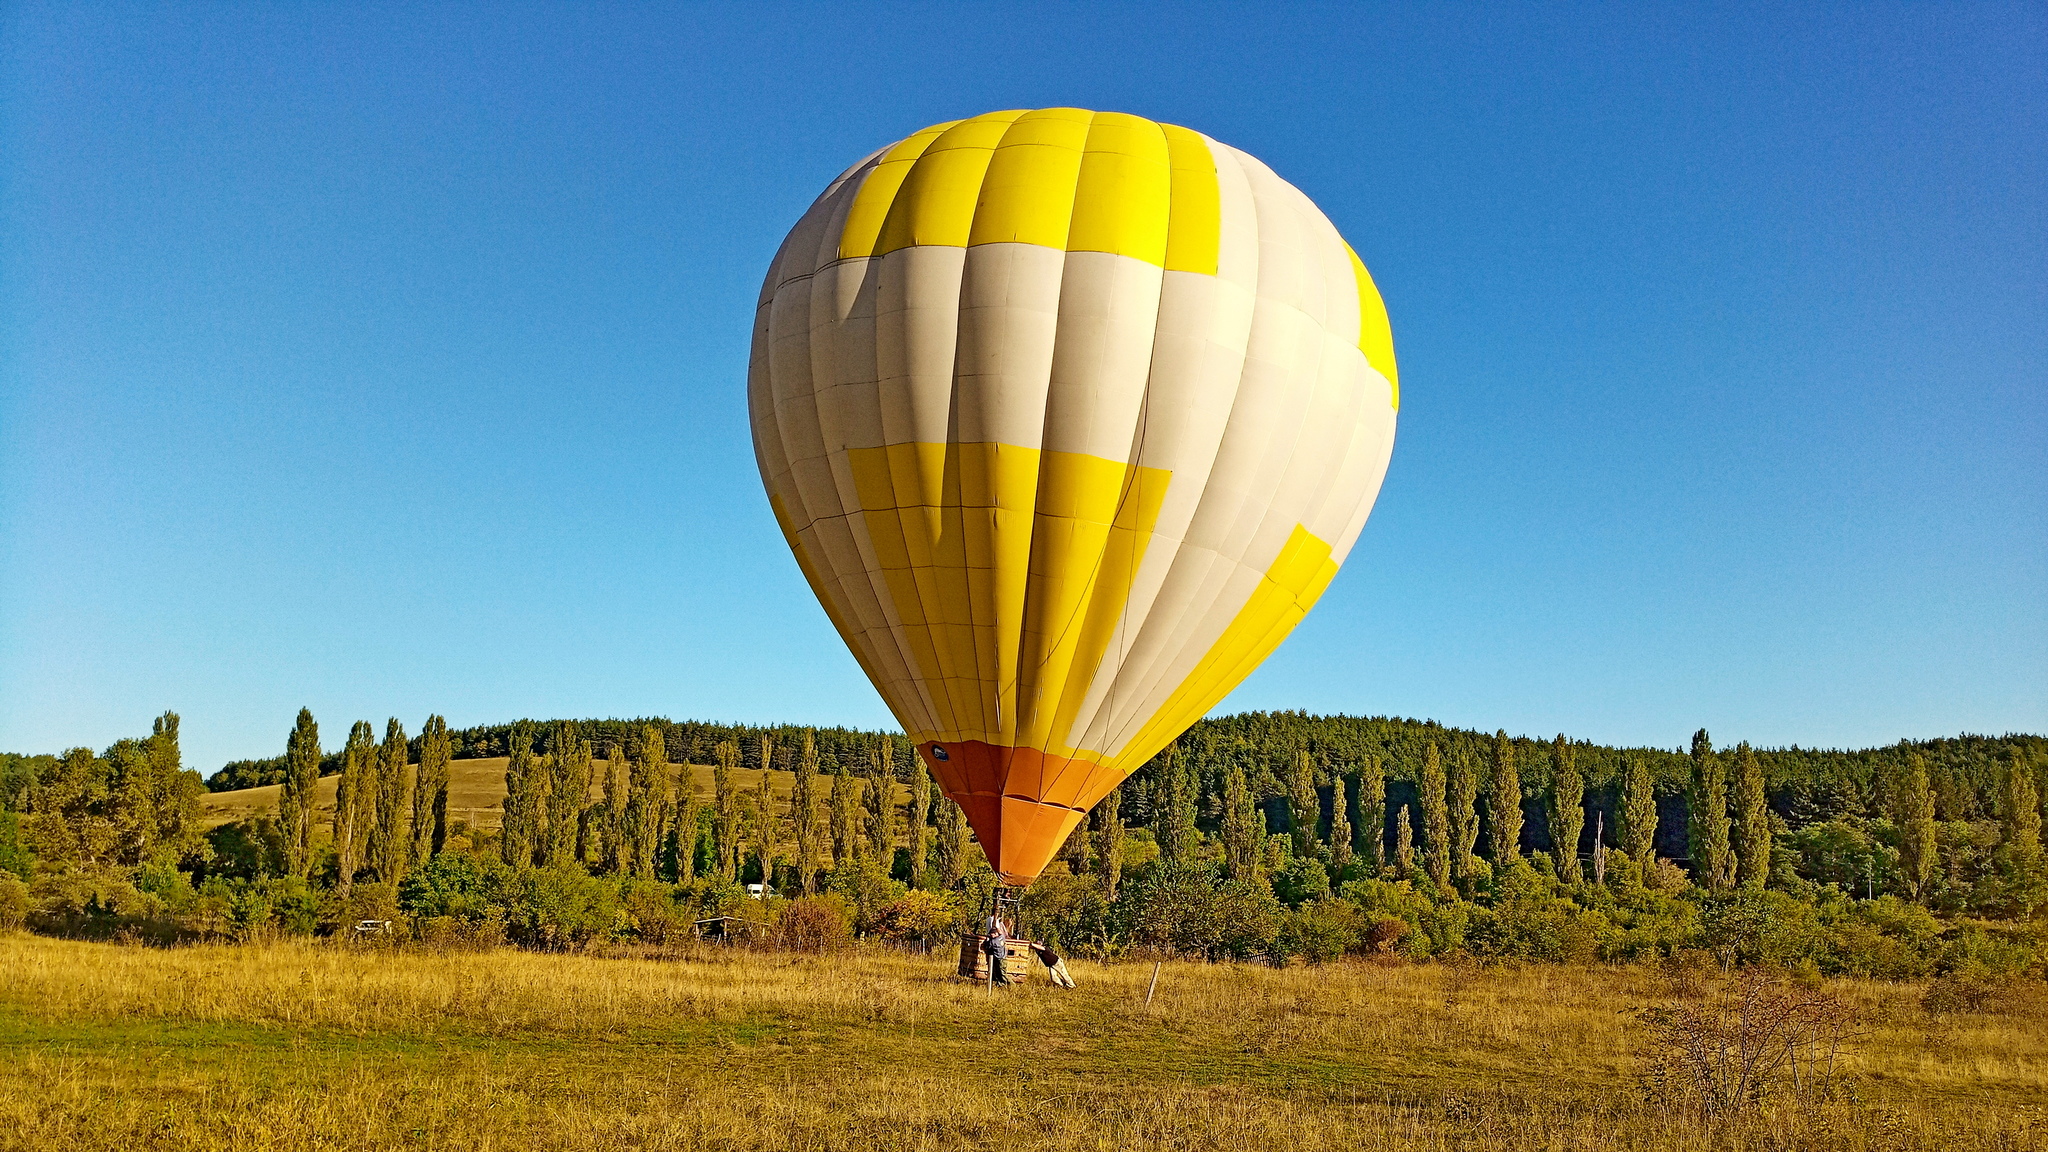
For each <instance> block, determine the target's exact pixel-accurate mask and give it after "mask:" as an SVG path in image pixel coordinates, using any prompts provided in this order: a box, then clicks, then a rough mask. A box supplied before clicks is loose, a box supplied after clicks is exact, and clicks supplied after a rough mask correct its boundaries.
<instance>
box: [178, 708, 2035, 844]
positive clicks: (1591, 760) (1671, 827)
mask: <svg viewBox="0 0 2048 1152" xmlns="http://www.w3.org/2000/svg"><path fill="white" fill-rule="evenodd" d="M562 722H563V721H560V720H539V721H537V720H520V721H512V722H507V723H502V724H487V725H479V726H477V727H473V728H457V729H450V730H449V734H448V737H449V746H450V750H451V753H452V755H453V757H454V758H455V759H458V760H461V759H470V758H475V757H488V756H509V755H511V747H512V741H513V736H514V733H515V732H516V731H519V730H520V726H521V725H524V726H525V730H526V731H528V732H529V733H543V732H547V731H550V730H552V728H553V727H554V725H556V724H560V723H562ZM573 723H575V724H576V725H577V728H578V730H579V731H580V732H582V733H583V734H584V735H585V737H586V738H587V739H589V740H590V741H591V744H592V746H593V748H595V749H596V750H597V754H598V755H599V756H600V757H601V758H603V757H605V756H606V755H607V750H608V749H612V748H619V747H625V746H626V745H628V744H630V743H631V742H632V741H634V740H637V739H638V737H639V733H640V731H641V730H642V729H644V728H646V727H648V726H653V727H655V728H657V729H659V730H660V731H661V733H662V738H663V742H664V744H665V745H666V747H667V748H668V749H669V750H670V755H671V757H672V758H673V759H675V760H676V761H678V762H680V763H686V764H704V763H709V762H710V760H711V758H712V750H713V749H715V748H716V747H717V746H718V745H719V744H721V743H724V742H728V741H730V742H732V743H734V744H735V745H736V746H737V747H738V748H739V749H740V760H739V765H740V766H741V767H744V768H749V769H757V768H761V767H763V765H762V764H761V763H760V750H761V747H762V744H761V738H762V737H764V736H765V737H767V738H768V739H769V741H770V742H771V744H772V746H773V747H775V748H777V749H779V750H780V751H779V756H780V759H779V761H778V762H777V763H776V764H774V765H769V766H768V767H774V768H777V769H781V770H784V771H787V770H789V767H790V763H789V758H790V757H791V756H792V755H794V752H793V751H792V750H793V749H794V748H795V747H796V745H797V742H798V741H800V740H801V739H802V738H803V737H804V736H805V735H806V734H809V735H810V736H811V737H812V739H814V740H815V742H816V746H817V750H818V758H819V763H820V764H821V766H822V769H823V770H824V771H826V772H828V773H829V772H830V771H832V770H833V769H834V768H835V767H837V766H839V765H841V764H845V765H850V766H859V765H865V764H866V763H867V762H868V760H869V758H870V757H871V756H872V755H873V754H874V753H875V750H876V749H877V748H879V746H880V742H881V740H882V739H883V737H884V736H889V737H890V738H891V740H892V748H893V755H892V768H893V771H894V773H895V776H896V778H897V779H898V780H899V781H903V782H906V783H907V782H908V781H909V780H910V777H911V774H912V773H913V771H914V770H915V767H916V754H915V753H914V752H913V751H912V749H911V747H910V745H909V743H908V742H907V741H906V740H905V739H904V738H903V737H902V735H901V734H900V733H885V732H881V731H869V730H863V729H855V728H837V727H834V728H806V727H803V726H801V725H795V724H776V725H746V724H717V723H713V722H710V721H702V720H685V721H673V720H669V719H667V718H665V717H642V718H636V719H630V720H616V719H612V720H592V719H584V720H577V721H573ZM530 739H532V740H534V741H536V742H538V741H539V740H540V739H541V738H540V737H539V736H537V735H535V736H531V737H530ZM1495 740H1496V733H1491V732H1481V731H1478V730H1476V729H1470V728H1452V727H1447V726H1445V725H1442V724H1438V723H1437V722H1435V721H1433V720H1409V719H1400V718H1395V717H1382V716H1374V717H1355V716H1313V715H1309V714H1307V713H1304V712H1245V713H1239V714H1236V715H1231V716H1221V717H1213V718H1210V719H1205V720H1201V721H1199V722H1197V723H1196V724H1195V725H1194V726H1193V727H1191V728H1189V729H1188V731H1187V732H1186V734H1184V735H1183V736H1182V737H1181V739H1180V741H1179V742H1178V744H1177V748H1178V750H1179V753H1180V755H1181V756H1182V757H1183V758H1184V759H1185V760H1186V761H1187V762H1188V763H1189V764H1191V765H1192V766H1193V769H1194V771H1195V773H1196V778H1197V786H1196V787H1197V807H1198V809H1199V810H1200V811H1202V812H1204V813H1205V814H1206V815H1208V816H1209V817H1211V818H1214V817H1215V816H1216V815H1217V813H1218V812H1220V804H1221V797H1222V794H1223V786H1224V778H1225V776H1226V775H1227V773H1228V770H1229V768H1230V767H1231V766H1238V767H1242V768H1243V769H1244V770H1245V773H1246V784H1247V786H1248V787H1249V788H1250V789H1251V790H1252V791H1253V792H1254V793H1256V794H1257V795H1258V796H1259V797H1260V803H1261V804H1262V805H1265V806H1267V807H1269V808H1270V807H1271V806H1272V805H1273V804H1275V803H1276V802H1278V800H1279V798H1280V797H1281V796H1282V795H1284V794H1285V788H1284V786H1283V783H1282V782H1283V780H1284V778H1285V776H1286V773H1287V771H1288V769H1289V766H1290V764H1291V762H1292V760H1293V757H1294V754H1295V751H1296V750H1297V749H1300V748H1307V749H1309V750H1310V752H1311V754H1312V755H1314V756H1315V758H1316V760H1317V762H1318V764H1319V766H1320V767H1321V770H1322V771H1324V772H1325V773H1335V774H1337V775H1349V774H1351V773H1353V772H1355V771H1356V770H1357V765H1359V764H1361V763H1363V762H1364V760H1365V759H1366V758H1368V757H1372V758H1376V759H1378V760H1379V761H1380V763H1381V765H1382V768H1383V772H1384V775H1385V778H1386V781H1387V786H1388V788H1389V792H1390V796H1391V797H1392V799H1391V800H1390V802H1389V809H1390V811H1398V809H1399V806H1400V805H1401V804H1409V805H1411V806H1413V805H1417V804H1418V803H1419V801H1418V796H1417V793H1416V786H1417V784H1418V783H1419V781H1420V780H1421V773H1422V764H1423V759H1424V755H1425V752H1426V750H1427V749H1428V747H1429V746H1430V745H1431V744H1435V745H1436V746H1437V748H1438V750H1439V752H1440V754H1441V755H1443V756H1444V757H1446V758H1449V759H1456V758H1458V757H1461V756H1462V757H1469V758H1474V759H1483V758H1485V757H1486V756H1487V755H1489V754H1490V750H1491V749H1492V747H1493V745H1494V742H1495ZM1511 740H1512V743H1513V746H1514V748H1515V750H1516V753H1517V756H1518V758H1519V761H1520V763H1522V764H1524V765H1526V766H1527V767H1525V768H1524V769H1523V770H1522V773H1521V776H1522V782H1523V784H1524V785H1525V786H1526V787H1527V788H1528V789H1529V790H1530V792H1531V793H1532V795H1531V796H1530V797H1529V798H1528V799H1527V800H1526V801H1525V805H1524V806H1525V809H1526V815H1525V819H1524V824H1523V835H1524V838H1525V841H1524V847H1526V848H1530V849H1542V850H1549V849H1551V848H1552V847H1553V845H1552V843H1551V840H1550V834H1549V829H1548V825H1547V822H1546V820H1545V816H1544V811H1545V810H1544V808H1543V806H1542V805H1541V804H1539V803H1537V802H1536V799H1535V796H1536V795H1540V794H1541V792H1542V791H1543V790H1544V789H1547V788H1548V787H1549V786H1550V783H1551V781H1550V779H1549V775H1548V773H1549V770H1550V764H1551V756H1550V749H1551V747H1552V746H1553V745H1554V744H1555V740H1553V739H1541V740H1539V739H1534V738H1531V737H1528V736H1517V737H1512V738H1511ZM1566 742H1567V744H1568V745H1569V746H1570V748H1571V749H1572V754H1573V758H1574V761H1575V763H1576V765H1577V768H1578V770H1579V772H1580V774H1581V775H1582V776H1583V777H1584V778H1585V787H1586V796H1587V804H1588V805H1589V806H1590V808H1589V810H1594V809H1597V810H1598V811H1600V812H1601V813H1602V815H1603V817H1604V820H1605V822H1606V824H1607V825H1608V826H1610V827H1612V826H1615V823H1616V820H1617V818H1618V814H1617V808H1616V806H1617V805H1618V804H1619V802H1620V796H1621V783H1622V777H1623V772H1624V767H1625V764H1626V763H1627V762H1628V761H1629V760H1630V759H1633V760H1635V761H1638V762H1640V763H1642V764H1644V765H1646V766H1647V767H1648V768H1649V771H1650V775H1651V778H1652V779H1653V780H1654V781H1655V782H1656V789H1657V794H1658V797H1659V805H1660V807H1661V808H1662V809H1663V811H1664V814H1665V821H1664V823H1663V826H1662V827H1661V829H1660V833H1659V839H1658V844H1657V850H1658V852H1659V853H1660V854H1662V855H1664V856H1668V857H1671V858H1673V859H1684V858H1685V856H1686V850H1685V847H1684V844H1685V832H1684V804H1683V794H1684V790H1685V787H1686V784H1687V781H1688V779H1689V778H1690V775H1691V772H1692V761H1691V757H1690V754H1689V753H1688V752H1687V751H1686V750H1685V749H1682V748H1681V749H1676V750H1673V749H1660V748H1620V747H1614V746H1611V745H1604V744H1595V743H1592V742H1590V741H1585V740H1567V741H1566ZM419 744H420V738H419V737H414V738H412V740H411V742H410V753H411V755H412V756H413V757H414V758H415V759H416V758H417V757H418V756H419V753H420V747H419ZM2013 748H2018V749H2020V750H2021V752H2022V755H2023V757H2024V758H2025V759H2026V760H2027V761H2028V762H2029V763H2034V764H2040V763H2043V762H2048V737H2043V736H2033V735H2023V734H2010V735H2005V736H1996V737H1993V736H1974V735H1961V736H1954V737H1942V738H1938V739H1933V740H1921V741H1904V742H1901V743H1898V744H1893V745H1888V746H1886V747H1882V748H1866V749H1859V750H1854V751H1838V750H1828V749H1809V748H1799V747H1792V748H1758V749H1755V750H1754V751H1755V755H1756V757H1757V760H1758V763H1759V764H1760V765H1761V766H1762V768H1763V773H1764V786H1765V793H1766V796H1767V798H1768V803H1769V804H1770V807H1771V810H1772V811H1773V812H1775V813H1776V814H1777V815H1778V816H1779V817H1780V818H1781V819H1783V820H1784V821H1785V822H1786V824H1787V825H1788V826H1791V827H1802V826H1805V825H1809V824H1819V823H1824V822H1826V821H1829V820H1835V819H1844V818H1848V819H1855V818H1863V817H1868V816H1872V815H1876V814H1879V813H1880V812H1882V811H1883V810H1884V809H1885V807H1886V804H1887V802H1888V796H1887V794H1886V786H1887V781H1890V780H1892V779H1894V778H1896V776H1897V774H1898V772H1899V771H1900V770H1901V769H1902V768H1903V767H1904V766H1905V764H1906V760H1907V758H1908V757H1910V756H1912V755H1914V754H1917V755H1919V756H1922V757H1924V758H1925V759H1926V761H1927V765H1928V774H1929V787H1930V788H1931V789H1932V791H1933V794H1934V797H1935V804H1936V810H1937V814H1938V816H1939V818H1940V819H1943V820H1951V821H1954V820H1964V821H1968V820H1977V819H1981V818H1983V817H1985V816H1987V815H1989V814H1990V813H1991V811H1992V810H1993V807H1994V803H1995V802H1994V800H1993V796H1994V794H1995V792H1996V790H1997V787H1998V781H1999V780H2000V779H2001V777H2002V773H2003V772H2004V767H2005V764H2004V762H2005V759H2006V757H2007V755H2008V753H2009V751H2010V750H2011V749H2013ZM534 750H538V749H537V748H536V749H534ZM1164 759H1165V754H1164V753H1162V754H1161V755H1160V756H1158V757H1154V759H1153V761H1152V762H1151V763H1150V764H1148V765H1146V766H1145V768H1143V769H1141V770H1140V771H1139V772H1138V773H1137V774H1136V775H1135V776H1134V779H1136V780H1137V781H1138V782H1139V783H1140V785H1141V786H1140V787H1137V788H1135V789H1127V790H1126V795H1128V796H1131V797H1132V799H1131V810H1132V812H1133V813H1134V814H1135V816H1136V821H1135V822H1136V823H1138V824H1140V825H1144V824H1148V823H1149V822H1150V809H1149V807H1148V804H1149V797H1150V795H1151V792H1152V789H1151V788H1150V787H1147V786H1143V785H1149V783H1150V781H1151V777H1152V776H1153V775H1155V774H1156V773H1157V771H1158V766H1159V765H1160V764H1161V763H1162V762H1163V761H1164ZM340 770H341V752H340V751H339V750H337V751H335V752H333V753H332V754H330V755H328V756H326V757H325V758H324V759H323V760H322V762H321V768H320V772H321V775H323V776H326V775H333V774H335V773H337V772H339V771H340ZM284 772H285V757H284V756H282V755H279V756H274V757H270V758H268V759H261V760H237V761H234V762H232V763H229V764H227V765H225V766H223V767H222V768H221V769H220V770H218V771H216V772H215V773H214V774H213V775H212V776H210V777H208V778H207V781H206V786H207V788H208V789H209V790H210V791H214V792H228V791H235V790H239V789H243V788H257V787H262V786H265V785H270V784H276V783H279V782H280V781H282V780H283V779H284ZM1325 787H1326V788H1327V785H1325ZM1327 798H1328V797H1327V796H1325V799H1326V800H1327ZM1417 810H1418V811H1419V807H1418V808H1417ZM1389 819H1390V820H1391V816H1390V817H1389ZM1387 835H1389V836H1391V835H1392V827H1391V825H1389V827H1388V829H1387Z"/></svg>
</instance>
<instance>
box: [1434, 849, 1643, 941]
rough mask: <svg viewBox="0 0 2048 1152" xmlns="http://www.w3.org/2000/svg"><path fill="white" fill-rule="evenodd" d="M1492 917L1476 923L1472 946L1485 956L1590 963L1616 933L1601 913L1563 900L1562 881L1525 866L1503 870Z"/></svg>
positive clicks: (1516, 864) (1511, 864) (1473, 930)
mask: <svg viewBox="0 0 2048 1152" xmlns="http://www.w3.org/2000/svg"><path fill="white" fill-rule="evenodd" d="M1495 888H1496V891H1497V893H1498V895H1497V897H1496V902H1495V904H1494V905H1493V907H1492V908H1491V909H1490V910H1489V911H1490V912H1491V915H1489V916H1487V917H1485V918H1484V919H1483V920H1475V922H1474V924H1473V926H1472V929H1471V932H1470V934H1469V940H1470V947H1471V949H1472V951H1473V952H1475V953H1478V954H1479V955H1482V956H1503V957H1513V958H1515V959H1521V960H1548V961H1553V962H1581V963H1583V962H1585V961H1590V960H1592V959H1593V958H1594V957H1595V956H1596V955H1597V954H1598V952H1599V949H1600V945H1601V944H1602V943H1603V942H1604V941H1605V939H1606V938H1607V937H1610V936H1612V935H1613V934H1614V933H1615V928H1614V925H1613V923H1612V922H1611V921H1609V920H1608V919H1607V917H1606V916H1605V915H1603V914H1602V913H1601V912H1599V911H1598V910H1597V909H1590V908H1584V907H1581V906H1579V905H1578V904H1576V903H1574V902H1572V901H1571V900H1568V899H1565V898H1564V897H1562V896H1560V895H1558V894H1557V893H1558V890H1559V885H1558V882H1557V881H1555V880H1553V879H1550V878H1549V877H1546V876H1544V875H1542V874H1541V873H1539V872H1538V871H1537V870H1536V869H1535V868H1533V867H1531V866H1530V865H1528V864H1526V863H1523V862H1521V861H1514V862H1511V863H1510V864H1509V866H1508V867H1507V868H1506V869H1505V870H1503V871H1502V873H1501V875H1500V879H1499V881H1498V882H1497V883H1496V885H1495Z"/></svg>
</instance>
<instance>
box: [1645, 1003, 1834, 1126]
mask: <svg viewBox="0 0 2048 1152" xmlns="http://www.w3.org/2000/svg"><path fill="white" fill-rule="evenodd" d="M1635 1015H1636V1017H1637V1018H1638V1019H1639V1020H1641V1021H1642V1022H1643V1023H1644V1024H1646V1025H1648V1028H1649V1032H1648V1036H1647V1037H1646V1039H1645V1044H1644V1051H1643V1057H1644V1063H1643V1076H1644V1079H1645V1081H1646V1088H1647V1089H1648V1092H1647V1094H1648V1095H1649V1096H1650V1097H1651V1098H1652V1099H1657V1100H1662V1101H1665V1102H1667V1103H1668V1104H1673V1105H1677V1106H1680V1107H1689V1108H1691V1109H1693V1110H1696V1111H1697V1112H1699V1113H1700V1114H1702V1115H1703V1116H1704V1117H1705V1118H1706V1119H1708V1120H1710V1121H1722V1120H1728V1119H1733V1118H1737V1117H1741V1116H1744V1115H1747V1114H1750V1113H1754V1112H1755V1111H1756V1110H1757V1109H1758V1107H1759V1106H1760V1105H1762V1104H1763V1103H1765V1102H1766V1101H1767V1100H1769V1099H1771V1098H1772V1097H1773V1096H1779V1097H1783V1098H1785V1099H1787V1100H1788V1101H1789V1102H1790V1103H1792V1104H1794V1105H1796V1106H1799V1107H1802V1108H1804V1109H1807V1110H1808V1111H1811V1110H1812V1109H1813V1108H1815V1107H1816V1106H1817V1105H1819V1104H1820V1103H1822V1102H1823V1101H1825V1100H1827V1099H1828V1098H1829V1097H1831V1096H1832V1095H1833V1094H1834V1092H1835V1091H1836V1089H1837V1088H1838V1087H1839V1079H1838V1077H1839V1071H1838V1069H1839V1061H1840V1057H1841V1056H1842V1053H1843V1049H1844V1048H1845V1047H1846V1046H1847V1045H1848V1044H1849V1043H1850V1042H1852V1041H1853V1040H1855V1039H1856V1038H1857V1035H1858V1034H1857V1032H1856V1029H1855V1024H1856V1017H1855V1012H1854V1010H1853V1009H1852V1008H1851V1007H1850V1006H1849V1005H1848V1004H1847V1003H1845V1002H1844V1001H1842V1000H1840V999H1838V998H1837V997H1835V996H1833V995H1832V994H1830V993H1827V992H1824V991H1821V990H1819V989H1817V988H1809V987H1802V986H1799V985H1793V984H1787V983H1785V982H1783V981H1780V980H1775V979H1772V978H1771V977H1769V976H1766V975H1764V974H1763V973H1761V972H1758V971H1755V970H1751V971H1749V972H1746V973H1744V974H1743V975H1742V976H1741V977H1740V978H1739V979H1737V980H1736V981H1735V982H1734V983H1733V984H1732V985H1731V986H1728V987H1726V988H1724V989H1720V990H1718V991H1716V992H1715V993H1713V994H1710V995H1707V996H1704V997H1702V998H1701V999H1700V1000H1699V1001H1697V1002H1695V1003H1690V1004H1680V1005H1677V1006H1656V1007H1648V1008H1638V1009H1636V1010H1635Z"/></svg>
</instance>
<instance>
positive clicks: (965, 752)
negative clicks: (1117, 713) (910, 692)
mask: <svg viewBox="0 0 2048 1152" xmlns="http://www.w3.org/2000/svg"><path fill="white" fill-rule="evenodd" d="M917 751H918V754H919V755H921V756H923V757H924V762H925V764H926V765H927V766H929V767H930V768H931V770H932V778H933V779H935V780H937V781H938V783H939V788H940V789H941V790H942V791H944V792H945V794H946V795H947V796H949V797H951V798H952V800H953V802H954V803H956V804H958V805H960V807H961V809H962V810H963V811H964V812H966V813H967V822H968V823H969V824H971V825H973V827H974V829H975V835H976V836H977V837H978V838H979V839H980V841H981V847H982V850H983V851H984V852H986V853H987V854H988V859H989V864H990V865H991V866H992V867H994V868H995V870H996V875H998V876H1000V877H1002V879H1003V882H1004V883H1006V884H1029V883H1031V882H1032V881H1033V880H1035V879H1037V878H1038V874H1039V873H1040V872H1043V871H1045V866H1046V864H1047V863H1049V862H1050V861H1051V860H1052V858H1053V856H1054V854H1056V853H1057V852H1058V851H1059V850H1060V846H1061V845H1062V844H1065V843H1066V842H1067V837H1068V835H1070V834H1071V833H1072V832H1073V831H1074V828H1075V827H1076V826H1078V825H1079V824H1080V823H1081V820H1082V819H1083V818H1084V817H1086V816H1087V815H1088V811H1087V810H1088V808H1089V806H1090V805H1092V804H1093V803H1094V802H1095V801H1096V800H1099V799H1101V797H1102V795H1103V794H1106V793H1107V792H1108V790H1109V788H1112V787H1115V783H1116V782H1115V780H1114V779H1103V777H1104V775H1105V773H1104V772H1103V770H1102V768H1101V766H1100V765H1097V764H1094V763H1091V762H1089V761H1085V760H1071V759H1068V758H1067V757H1065V756H1055V755H1053V754H1051V753H1048V752H1041V751H1039V750H1038V749H1036V748H1004V747H1001V746H999V745H994V744H987V743H984V742H982V741H980V740H962V741H958V742H944V743H940V742H933V743H929V744H920V745H918V748H917ZM1118 775H1119V776H1120V775H1121V774H1118ZM1097 787H1100V789H1101V790H1100V792H1096V791H1095V789H1096V788H1097ZM1091 793H1092V794H1091Z"/></svg>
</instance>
